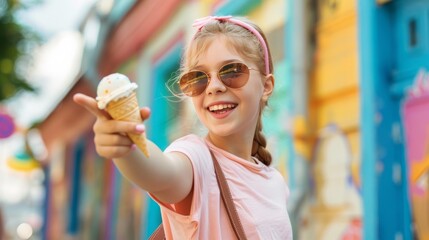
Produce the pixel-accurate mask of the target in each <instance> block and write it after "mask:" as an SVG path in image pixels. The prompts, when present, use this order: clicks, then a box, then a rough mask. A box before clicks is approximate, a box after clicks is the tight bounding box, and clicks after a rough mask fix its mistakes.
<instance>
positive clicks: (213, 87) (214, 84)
mask: <svg viewBox="0 0 429 240" xmlns="http://www.w3.org/2000/svg"><path fill="white" fill-rule="evenodd" d="M225 91H226V86H225V85H224V84H223V83H222V81H221V80H220V79H219V77H218V76H217V74H211V75H210V78H209V82H208V85H207V88H206V93H207V94H216V93H222V92H225Z"/></svg>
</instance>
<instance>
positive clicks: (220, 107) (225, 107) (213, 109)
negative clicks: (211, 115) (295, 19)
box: [209, 104, 235, 111]
mask: <svg viewBox="0 0 429 240" xmlns="http://www.w3.org/2000/svg"><path fill="white" fill-rule="evenodd" d="M234 107H235V104H219V105H213V106H210V107H209V110H210V111H218V110H223V109H227V108H234Z"/></svg>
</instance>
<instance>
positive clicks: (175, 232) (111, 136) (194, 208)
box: [74, 16, 292, 239]
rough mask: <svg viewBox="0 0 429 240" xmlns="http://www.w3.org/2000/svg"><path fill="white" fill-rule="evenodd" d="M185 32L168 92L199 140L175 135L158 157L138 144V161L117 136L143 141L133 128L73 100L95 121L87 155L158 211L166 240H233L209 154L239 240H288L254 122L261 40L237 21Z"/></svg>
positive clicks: (266, 79)
mask: <svg viewBox="0 0 429 240" xmlns="http://www.w3.org/2000/svg"><path fill="white" fill-rule="evenodd" d="M194 26H195V27H197V32H196V33H195V35H194V37H193V38H192V40H191V42H190V43H189V45H188V47H187V49H186V51H185V53H184V56H183V59H182V65H181V72H182V74H181V75H180V78H179V81H178V83H179V86H180V89H181V90H182V92H183V93H184V94H185V95H187V96H189V97H190V98H191V100H192V103H193V105H194V108H195V111H196V113H197V115H198V117H199V119H200V120H201V122H202V123H203V124H204V125H205V126H206V127H207V129H208V133H207V135H206V136H202V137H200V136H196V135H188V136H185V137H183V138H180V139H178V140H176V141H174V142H173V143H172V144H171V145H170V146H169V147H168V148H167V149H166V150H165V151H164V152H162V151H161V150H160V149H159V148H158V147H157V146H156V145H155V144H153V143H152V142H151V141H148V150H149V154H150V157H149V158H146V157H145V156H144V155H143V154H142V152H140V151H139V150H138V149H136V147H135V146H134V145H133V143H132V141H131V140H130V139H129V138H128V137H126V133H143V132H144V131H145V126H144V125H143V124H135V123H130V122H121V121H115V120H112V119H111V118H110V117H109V116H108V115H107V114H106V113H105V112H104V111H101V110H99V109H98V108H97V104H96V101H95V100H94V99H93V98H90V97H88V96H85V95H82V94H77V95H75V97H74V100H75V101H76V102H77V103H79V104H80V105H82V106H84V107H85V108H87V109H88V110H89V111H91V112H92V113H93V114H94V115H96V116H97V121H96V123H95V124H94V132H95V140H94V141H95V145H96V150H97V152H98V153H99V154H100V155H101V156H103V157H105V158H107V159H113V161H114V163H115V165H116V166H117V167H118V169H119V170H120V171H121V172H122V174H123V175H124V176H125V177H127V178H128V179H129V180H130V181H132V182H134V183H135V184H137V185H138V186H140V187H141V188H143V189H145V190H146V191H148V192H149V194H150V195H151V197H152V198H153V199H154V200H155V201H156V202H157V203H158V204H159V205H160V206H161V211H162V222H163V225H164V231H165V235H166V238H167V239H235V238H236V237H235V234H234V231H233V228H232V226H231V222H230V220H229V218H228V215H227V212H226V210H225V206H224V205H223V203H222V200H221V197H220V192H219V187H218V184H217V181H216V175H215V171H214V167H213V162H212V160H211V159H212V158H211V154H210V151H211V152H212V153H213V154H214V155H215V157H216V158H217V160H218V161H219V164H220V166H221V168H222V170H223V172H224V174H225V176H226V179H227V182H228V185H229V188H230V190H231V193H232V198H233V202H234V205H235V207H236V209H237V213H238V216H239V218H240V220H241V223H242V225H243V228H244V231H245V233H246V236H247V238H248V239H292V229H291V224H290V220H289V216H288V213H287V207H286V206H287V198H288V196H289V190H288V187H287V185H286V184H285V181H284V179H283V177H282V176H281V174H280V173H279V172H278V171H277V170H276V169H274V168H273V167H270V164H271V155H270V153H269V152H268V151H267V149H266V148H265V147H266V140H265V137H264V136H263V134H262V125H261V113H262V110H263V108H264V107H265V105H266V104H267V101H268V98H269V97H270V95H271V93H272V91H273V88H274V77H273V65H272V60H271V55H270V52H269V49H268V46H267V42H266V39H265V36H264V34H263V33H262V31H261V30H260V29H259V27H257V26H256V25H254V24H253V23H251V22H250V21H248V20H246V19H244V18H235V17H229V16H227V17H206V18H203V19H199V20H197V21H196V22H195V24H194ZM141 115H142V118H143V119H147V118H149V115H150V110H149V109H148V108H143V109H141Z"/></svg>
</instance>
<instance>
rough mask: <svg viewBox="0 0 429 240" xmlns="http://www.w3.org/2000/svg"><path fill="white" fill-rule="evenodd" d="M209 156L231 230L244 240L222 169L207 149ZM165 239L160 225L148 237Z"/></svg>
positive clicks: (158, 239)
mask: <svg viewBox="0 0 429 240" xmlns="http://www.w3.org/2000/svg"><path fill="white" fill-rule="evenodd" d="M209 151H210V154H211V156H212V160H213V166H214V169H215V173H216V179H217V182H218V185H219V189H220V195H221V197H222V201H223V203H224V204H225V208H226V211H227V213H228V217H229V220H230V221H231V224H232V228H233V229H234V233H235V235H236V236H237V238H238V239H239V240H246V239H247V237H246V234H245V233H244V229H243V226H242V224H241V221H240V218H239V217H238V213H237V209H236V208H235V204H234V202H233V201H232V195H231V191H230V190H229V186H228V183H227V182H226V178H225V175H224V174H223V171H222V168H221V167H220V165H219V162H218V161H217V159H216V157H215V155H214V154H213V152H212V151H211V150H210V149H209ZM163 239H165V233H164V228H163V226H162V223H161V225H159V227H158V228H157V229H156V230H155V231H154V232H153V233H152V235H151V236H150V237H149V240H163Z"/></svg>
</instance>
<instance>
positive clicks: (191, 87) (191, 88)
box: [179, 71, 208, 97]
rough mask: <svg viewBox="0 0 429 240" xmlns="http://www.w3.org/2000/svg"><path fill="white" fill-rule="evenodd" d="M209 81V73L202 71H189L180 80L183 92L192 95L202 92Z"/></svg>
mask: <svg viewBox="0 0 429 240" xmlns="http://www.w3.org/2000/svg"><path fill="white" fill-rule="evenodd" d="M207 83H208V77H207V74H205V73H204V72H201V71H192V72H188V73H186V74H185V75H183V76H182V77H181V78H180V81H179V85H180V89H181V90H182V92H183V93H184V94H186V95H188V96H191V97H193V96H197V95H199V94H201V93H202V92H203V91H204V89H206V87H207Z"/></svg>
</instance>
